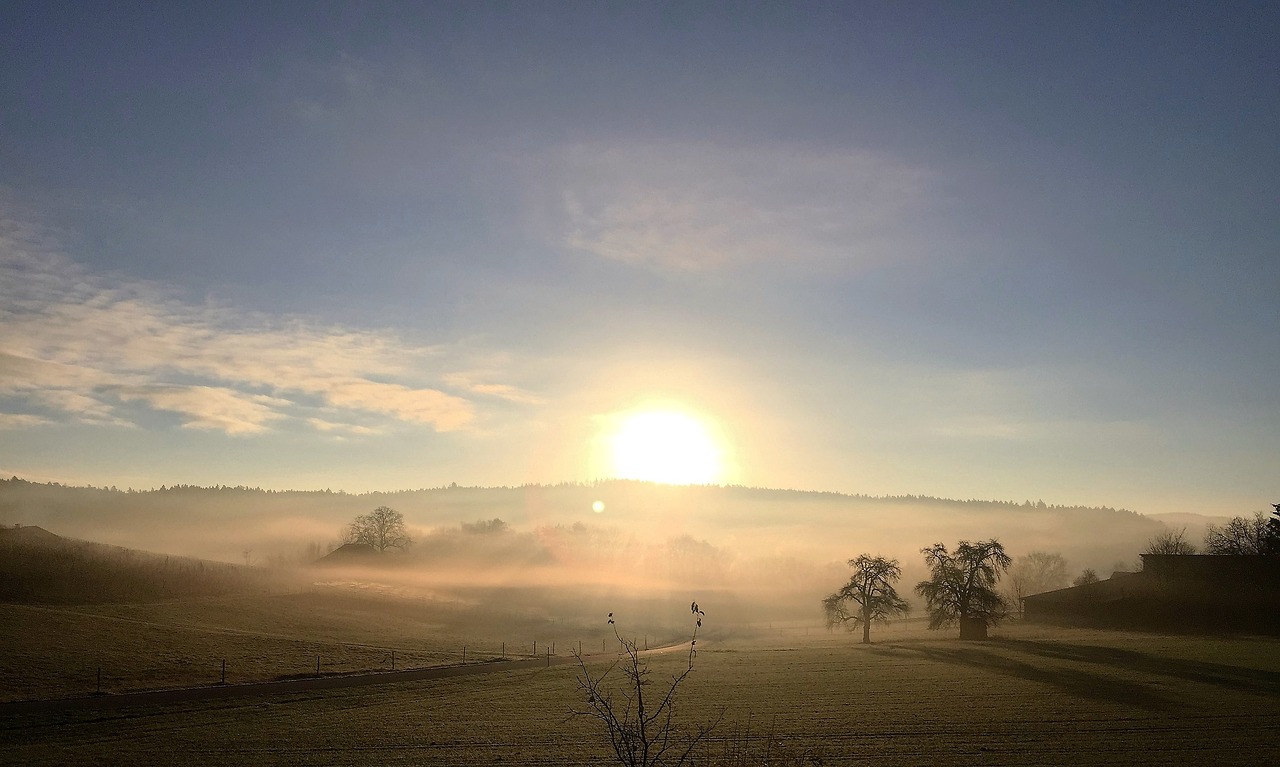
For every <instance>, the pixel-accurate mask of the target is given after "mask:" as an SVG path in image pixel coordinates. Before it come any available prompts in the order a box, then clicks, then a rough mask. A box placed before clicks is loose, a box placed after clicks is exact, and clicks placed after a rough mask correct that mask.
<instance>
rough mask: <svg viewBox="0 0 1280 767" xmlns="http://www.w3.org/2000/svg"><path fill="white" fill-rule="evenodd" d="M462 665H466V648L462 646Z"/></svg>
mask: <svg viewBox="0 0 1280 767" xmlns="http://www.w3.org/2000/svg"><path fill="white" fill-rule="evenodd" d="M462 665H464V666H465V665H467V646H466V645H463V646H462Z"/></svg>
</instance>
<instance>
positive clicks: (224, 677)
mask: <svg viewBox="0 0 1280 767" xmlns="http://www.w3.org/2000/svg"><path fill="white" fill-rule="evenodd" d="M226 683H227V659H226V658H223V659H222V681H220V682H218V684H226Z"/></svg>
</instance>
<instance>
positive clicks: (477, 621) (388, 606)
mask: <svg viewBox="0 0 1280 767" xmlns="http://www.w3.org/2000/svg"><path fill="white" fill-rule="evenodd" d="M489 596H491V595H489ZM493 605H496V606H493ZM493 605H491V606H483V607H482V606H478V605H476V604H472V603H469V602H467V601H465V600H462V599H459V598H456V597H455V598H446V597H443V596H440V597H437V598H433V599H405V598H399V597H393V596H387V595H380V594H377V593H373V594H370V593H364V592H362V591H361V590H360V589H356V588H352V587H350V586H347V587H343V588H338V587H333V588H323V589H313V590H310V591H303V592H298V593H288V594H277V595H254V596H232V597H218V598H211V599H202V600H182V601H171V602H161V603H150V604H110V605H78V606H29V605H0V626H6V627H11V630H8V631H5V632H4V633H3V636H2V637H0V702H2V701H12V700H30V699H53V698H66V697H76V696H82V695H88V694H91V693H95V692H96V691H97V689H98V669H99V668H101V669H102V678H101V691H102V692H104V693H124V692H134V691H140V690H154V689H166V688H181V687H194V686H202V685H209V684H215V683H218V682H220V681H221V674H222V661H223V660H224V659H225V660H226V662H227V672H226V674H227V676H226V681H227V682H228V683H230V684H237V683H243V682H262V681H270V680H275V679H282V678H290V677H300V676H307V675H314V674H315V673H316V659H317V658H319V660H320V673H322V674H351V673H361V672H370V671H384V670H390V669H391V668H392V661H393V658H392V654H393V652H394V656H395V657H394V662H395V667H396V668H397V669H405V668H418V667H424V666H438V665H448V664H454V663H460V662H462V661H463V660H464V655H463V653H464V648H465V652H466V657H465V660H467V661H475V660H482V659H489V658H497V657H501V656H503V655H504V654H505V656H506V657H508V658H513V657H523V656H530V655H534V654H536V655H538V656H542V655H544V654H545V653H546V652H547V651H548V650H549V649H552V648H554V651H555V652H556V653H557V654H560V655H564V654H567V653H568V652H569V650H570V645H573V646H576V645H577V643H579V642H583V643H585V644H586V647H585V648H584V649H587V650H591V649H595V650H600V649H601V647H602V645H601V642H602V640H603V639H604V638H605V637H606V626H605V625H604V622H603V621H602V620H597V621H595V624H596V625H585V624H584V623H582V622H578V621H575V620H573V619H559V620H557V619H552V618H549V617H547V616H546V615H545V614H544V612H543V611H537V610H532V611H531V610H527V609H520V603H519V600H518V599H515V598H513V599H512V600H510V601H508V602H504V601H503V600H500V599H499V600H495V601H494V602H493ZM535 642H536V643H537V646H536V649H535ZM608 643H609V645H610V646H614V645H616V640H614V639H613V638H612V635H609V636H608Z"/></svg>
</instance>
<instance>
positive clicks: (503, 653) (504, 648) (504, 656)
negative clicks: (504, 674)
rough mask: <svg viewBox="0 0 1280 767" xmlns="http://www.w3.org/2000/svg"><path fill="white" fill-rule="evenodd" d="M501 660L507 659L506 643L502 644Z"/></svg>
mask: <svg viewBox="0 0 1280 767" xmlns="http://www.w3.org/2000/svg"><path fill="white" fill-rule="evenodd" d="M502 659H503V660H506V659H507V643H506V642H503V643H502Z"/></svg>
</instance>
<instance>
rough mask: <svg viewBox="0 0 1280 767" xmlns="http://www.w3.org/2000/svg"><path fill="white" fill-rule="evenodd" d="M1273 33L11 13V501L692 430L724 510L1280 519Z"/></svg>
mask: <svg viewBox="0 0 1280 767" xmlns="http://www.w3.org/2000/svg"><path fill="white" fill-rule="evenodd" d="M1277 30H1280V6H1277V5H1276V4H1274V3H1248V2H1239V3H1229V4H1222V3H1179V4H1174V3H1163V2H1160V3H1150V4H1147V3H1126V4H1115V3H1070V4H1066V3H1058V4H1041V3H1007V4H1005V3H900V2H893V3H871V2H868V3H834V4H826V3H786V4H782V3H779V4H742V3H733V4H721V3H687V2H685V3H670V4H668V3H642V4H641V3H636V4H627V3H550V2H531V3H509V4H508V3H480V2H477V3H443V4H428V3H403V4H399V3H358V2H351V3H321V2H308V3H295V4H290V3H269V4H262V3H237V2H223V3H183V2H165V3H128V2H124V3H111V4H103V3H96V4H85V3H46V2H30V3H29V2H7V3H5V4H4V5H3V6H0V115H2V118H0V473H2V474H4V475H5V476H10V475H16V476H20V477H23V478H26V479H31V480H36V481H59V482H65V483H68V484H94V485H101V486H108V485H117V486H119V487H121V488H124V487H126V486H130V487H137V488H150V487H158V486H160V485H162V484H176V483H177V484H198V485H220V484H226V485H247V486H260V487H264V488H297V489H312V488H326V487H328V488H333V489H345V490H348V491H356V492H359V491H367V490H393V489H403V488H419V487H435V486H441V485H447V484H449V483H453V482H456V483H458V484H460V485H486V486H494V485H518V484H524V483H554V482H562V481H591V480H594V479H600V478H604V477H607V476H610V475H611V474H612V473H616V471H615V470H616V466H615V465H614V464H612V463H610V457H609V450H610V439H611V437H610V435H611V434H613V433H614V432H616V431H617V429H618V428H619V426H618V425H619V424H620V423H624V422H626V420H627V419H628V418H629V417H632V416H634V415H635V414H637V413H642V414H643V413H646V412H648V413H659V414H661V413H672V412H678V413H684V414H686V415H687V416H688V417H689V418H692V419H695V420H696V421H697V423H698V424H700V425H701V427H702V428H703V429H704V431H705V432H706V435H709V439H711V440H712V441H713V442H714V443H715V444H716V445H717V446H718V448H717V450H718V452H717V456H716V461H717V464H718V466H719V467H720V470H719V471H718V473H716V475H715V476H714V479H713V481H714V482H716V483H721V484H743V485H752V486H761V487H782V488H798V489H813V490H829V491H840V492H848V493H865V494H870V495H900V494H922V495H933V496H939V497H948V498H961V499H965V498H984V499H986V498H989V499H998V500H1015V501H1022V500H1024V499H1030V500H1038V499H1043V500H1044V501H1046V502H1048V503H1055V504H1069V505H1075V504H1082V505H1105V506H1114V507H1124V508H1129V509H1133V510H1136V511H1140V512H1144V513H1159V512H1168V511H1179V512H1200V513H1207V514H1232V515H1234V514H1240V513H1248V512H1252V511H1254V510H1259V509H1267V510H1269V508H1270V507H1269V504H1271V503H1274V502H1277V501H1280V302H1278V301H1277V297H1278V296H1280V215H1278V213H1280V149H1277V141H1276V136H1277V135H1280V98H1277V95H1278V94H1280V42H1278V41H1280V35H1277ZM679 439H681V437H679V433H678V430H677V432H673V433H672V435H671V436H670V437H669V440H679ZM658 447H659V449H662V448H667V450H666V452H667V453H668V454H672V453H673V451H674V450H675V447H676V445H675V444H674V442H672V443H671V444H667V445H659V446H658ZM691 460H694V459H692V458H691Z"/></svg>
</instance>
